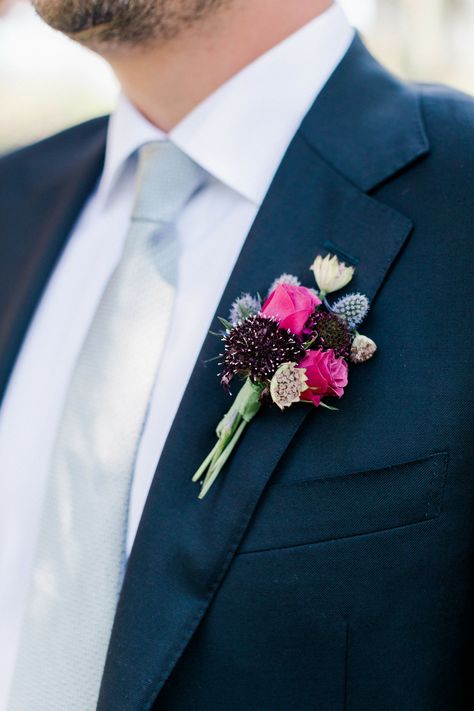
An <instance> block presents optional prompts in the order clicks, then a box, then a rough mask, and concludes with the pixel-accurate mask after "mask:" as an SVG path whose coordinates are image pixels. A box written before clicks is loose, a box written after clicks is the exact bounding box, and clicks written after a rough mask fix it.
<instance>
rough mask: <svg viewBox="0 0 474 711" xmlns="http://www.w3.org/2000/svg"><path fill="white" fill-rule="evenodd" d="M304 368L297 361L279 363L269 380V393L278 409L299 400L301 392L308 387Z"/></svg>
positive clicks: (282, 408)
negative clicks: (299, 366)
mask: <svg viewBox="0 0 474 711" xmlns="http://www.w3.org/2000/svg"><path fill="white" fill-rule="evenodd" d="M307 380H308V378H307V377H306V370H305V368H298V366H297V363H283V365H280V367H279V368H278V370H277V371H276V373H275V375H274V376H273V378H272V379H271V382H270V395H271V397H272V400H273V402H274V403H275V404H276V405H278V407H279V408H280V410H284V409H285V407H290V405H293V403H295V402H299V401H300V396H301V393H303V392H304V391H305V390H307V389H308V386H307V384H306V381H307Z"/></svg>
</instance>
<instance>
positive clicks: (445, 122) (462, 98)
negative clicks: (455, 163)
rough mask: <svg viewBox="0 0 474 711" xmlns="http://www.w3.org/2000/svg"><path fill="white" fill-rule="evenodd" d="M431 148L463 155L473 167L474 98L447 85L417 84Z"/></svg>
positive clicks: (447, 153) (452, 155)
mask: <svg viewBox="0 0 474 711" xmlns="http://www.w3.org/2000/svg"><path fill="white" fill-rule="evenodd" d="M417 90H418V94H419V97H420V105H421V110H422V114H423V118H424V123H425V129H426V133H427V136H428V139H429V141H430V144H431V146H432V148H434V149H435V150H436V149H442V150H443V152H445V153H446V155H451V157H452V158H455V157H456V156H458V154H459V153H462V154H463V155H464V158H465V160H469V161H470V163H471V165H472V166H473V167H474V140H473V139H474V97H472V96H469V95H468V94H464V93H462V92H461V91H457V90H456V89H452V88H450V87H447V86H442V85H433V84H421V85H417Z"/></svg>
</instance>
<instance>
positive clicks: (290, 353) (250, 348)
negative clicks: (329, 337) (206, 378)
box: [221, 315, 305, 388]
mask: <svg viewBox="0 0 474 711" xmlns="http://www.w3.org/2000/svg"><path fill="white" fill-rule="evenodd" d="M223 342H224V360H223V363H222V365H223V370H222V373H221V383H222V385H223V386H224V387H225V388H228V387H229V384H230V382H231V381H232V378H234V376H235V375H241V376H244V377H250V378H251V380H252V381H253V382H255V383H262V382H265V381H268V380H270V379H271V378H272V377H273V375H274V374H275V372H276V370H277V369H278V368H279V366H280V365H282V363H287V362H294V363H298V362H299V361H300V360H302V359H303V358H304V355H305V350H304V347H303V344H302V342H301V340H300V339H299V338H298V337H297V336H294V335H293V334H292V333H290V331H287V330H285V329H282V328H280V327H279V324H278V322H277V321H275V320H274V319H271V318H265V317H264V316H259V315H253V316H249V317H248V318H247V319H246V320H245V321H242V322H241V323H239V324H238V325H237V326H236V327H235V328H233V329H231V330H230V331H228V332H227V333H226V335H225V336H224V338H223Z"/></svg>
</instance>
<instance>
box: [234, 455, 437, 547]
mask: <svg viewBox="0 0 474 711" xmlns="http://www.w3.org/2000/svg"><path fill="white" fill-rule="evenodd" d="M447 464H448V455H447V452H439V453H436V454H432V455H430V456H427V457H424V458H422V459H417V460H413V461H409V462H403V463H399V464H396V465H393V466H388V467H385V468H382V469H375V470H370V471H364V472H356V473H351V474H346V475H338V476H334V477H331V476H329V477H326V478H319V479H311V480H308V481H299V482H291V483H288V484H285V483H282V484H276V485H273V486H271V485H270V486H269V488H268V489H267V491H266V494H265V495H264V497H263V499H262V502H261V503H260V505H259V507H258V509H257V511H256V514H255V516H254V519H253V521H252V524H251V526H250V528H249V530H248V532H247V535H246V537H245V539H244V541H243V543H242V546H241V548H240V551H239V552H240V553H251V552H256V551H264V550H270V549H274V548H286V547H290V546H298V545H305V544H309V543H319V542H323V541H330V540H334V539H338V538H346V537H353V536H359V535H365V534H370V533H376V532H379V531H387V530H390V529H393V528H399V527H401V526H407V525H410V524H415V523H420V522H422V521H427V520H430V519H435V518H437V517H438V516H439V515H440V512H441V506H442V495H443V489H444V485H445V480H446V472H447Z"/></svg>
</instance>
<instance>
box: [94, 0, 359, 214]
mask: <svg viewBox="0 0 474 711" xmlns="http://www.w3.org/2000/svg"><path fill="white" fill-rule="evenodd" d="M353 36H354V30H353V29H352V27H351V26H350V25H349V23H348V21H347V19H346V16H345V14H344V12H343V10H342V9H341V8H340V6H339V5H337V4H336V5H333V6H332V7H331V8H330V9H329V10H327V11H326V12H325V13H323V14H322V15H320V16H319V17H317V18H316V19H315V20H312V21H311V22H309V23H308V24H307V25H305V26H304V27H302V28H301V29H300V30H298V31H297V32H295V33H294V34H292V35H290V36H289V37H288V38H287V39H285V40H284V41H283V42H281V43H280V44H278V45H276V46H275V47H273V48H272V49H271V50H269V51H268V52H266V53H265V54H263V55H261V56H260V57H259V58H258V59H256V60H255V61H254V62H252V63H251V64H249V65H247V66H246V67H245V68H244V69H242V70H241V71H240V72H239V73H238V74H236V75H234V76H233V77H232V78H231V79H229V80H228V81H227V82H226V83H225V84H223V85H222V86H221V87H220V88H219V89H217V91H215V92H214V93H213V94H211V95H210V96H209V97H207V98H206V99H205V100H204V101H203V102H202V103H200V104H199V105H198V106H197V107H196V108H195V109H193V111H191V113H189V114H188V115H187V116H186V117H185V118H184V119H183V120H182V121H181V122H180V123H179V124H178V125H177V126H175V128H174V129H173V130H172V131H171V132H170V133H169V134H168V135H166V134H165V133H163V132H162V131H160V130H159V129H158V128H157V127H156V126H154V125H153V124H151V123H150V122H149V121H147V119H146V118H145V117H144V116H142V114H140V112H139V111H138V110H137V109H136V108H135V107H134V106H132V104H131V103H130V102H129V101H128V100H127V98H126V97H125V96H123V95H122V96H121V97H120V99H119V103H118V105H117V108H116V110H115V112H114V114H113V115H112V118H111V122H110V126H109V132H108V138H107V151H106V160H105V167H104V173H103V176H102V179H101V183H100V186H99V193H101V194H102V196H103V197H108V196H109V195H110V194H111V192H113V188H114V185H115V182H116V179H117V177H118V176H119V174H120V172H121V169H123V167H124V165H125V163H126V162H127V161H128V159H129V158H130V156H132V155H133V154H134V153H135V152H136V151H137V149H138V148H140V146H142V145H144V144H145V143H148V142H150V141H156V140H166V139H168V140H171V141H172V142H173V143H175V145H177V146H178V147H179V148H180V149H181V150H182V151H183V152H184V153H186V154H187V155H188V156H189V157H190V158H192V159H193V160H194V161H195V162H196V163H198V165H200V166H201V167H202V168H204V169H205V170H206V171H207V173H209V174H210V175H212V176H213V177H214V178H216V179H217V180H219V181H221V182H222V183H224V184H226V185H227V186H228V187H230V188H231V189H233V190H234V191H236V192H237V193H239V194H240V195H242V196H243V197H245V198H247V199H248V200H250V201H251V202H252V203H254V204H255V205H256V206H260V204H261V203H262V201H263V198H264V197H265V194H266V192H267V190H268V188H269V185H270V183H271V180H272V178H273V176H274V174H275V172H276V169H277V168H278V165H279V164H280V162H281V160H282V158H283V155H284V153H285V151H286V149H287V147H288V145H289V143H290V141H291V139H292V138H293V136H294V134H295V133H296V131H297V130H298V127H299V125H300V123H301V121H302V119H303V118H304V116H305V114H306V113H307V112H308V110H309V109H310V107H311V105H312V103H313V102H314V100H315V98H316V96H317V95H318V93H319V92H320V91H321V89H322V88H323V86H324V85H325V83H326V82H327V80H328V79H329V77H330V76H331V74H332V73H333V71H334V69H335V68H336V66H337V65H338V64H339V62H340V60H341V59H342V58H343V56H344V54H345V53H346V51H347V49H348V48H349V45H350V43H351V41H352V39H353Z"/></svg>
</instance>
